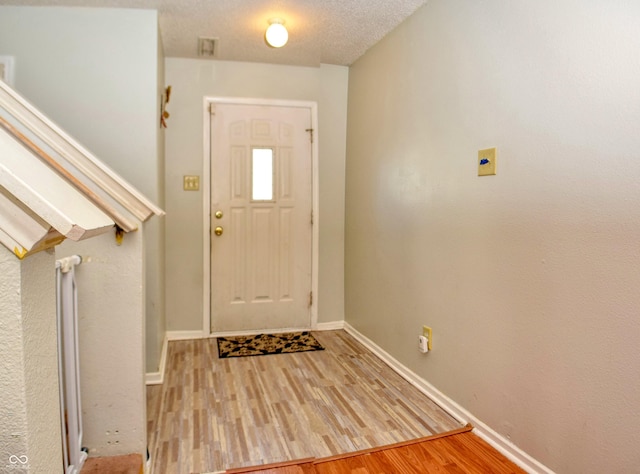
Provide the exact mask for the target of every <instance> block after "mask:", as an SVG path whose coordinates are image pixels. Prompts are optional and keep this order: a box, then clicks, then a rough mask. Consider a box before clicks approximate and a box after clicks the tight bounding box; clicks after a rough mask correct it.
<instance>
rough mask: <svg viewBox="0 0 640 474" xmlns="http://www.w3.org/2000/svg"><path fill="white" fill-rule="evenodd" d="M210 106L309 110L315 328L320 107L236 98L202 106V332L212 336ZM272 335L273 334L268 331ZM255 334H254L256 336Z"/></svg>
mask: <svg viewBox="0 0 640 474" xmlns="http://www.w3.org/2000/svg"><path fill="white" fill-rule="evenodd" d="M211 104H238V105H269V106H274V107H300V108H307V109H310V112H311V128H312V129H313V130H314V133H313V143H312V144H311V155H312V156H311V168H312V170H311V173H312V175H313V176H312V183H311V187H312V190H311V192H312V196H311V199H312V201H313V202H312V209H313V235H312V238H311V240H312V243H311V247H312V248H311V291H312V292H313V302H312V304H311V309H310V313H311V314H310V315H309V319H310V321H309V326H310V327H312V328H314V327H316V326H317V324H318V299H319V296H318V295H319V292H318V287H319V284H318V265H319V262H320V246H319V240H320V225H319V222H320V190H319V183H320V179H319V176H320V172H319V170H320V167H319V163H318V142H319V132H318V103H317V102H310V101H300V100H276V99H251V98H235V97H209V96H205V97H204V99H203V102H202V125H203V130H202V136H203V143H204V146H203V150H204V153H203V157H202V179H201V184H202V209H203V216H202V222H203V226H202V227H203V234H202V236H203V238H202V241H203V246H202V256H203V258H202V264H203V278H202V280H203V291H202V294H203V299H202V332H203V334H210V333H211V302H210V297H211V229H210V227H211V182H210V181H211V158H210V157H211V136H210V130H211V113H210V111H209V108H210V106H211ZM269 332H273V331H269ZM254 334H255V333H254Z"/></svg>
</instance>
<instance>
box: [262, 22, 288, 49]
mask: <svg viewBox="0 0 640 474" xmlns="http://www.w3.org/2000/svg"><path fill="white" fill-rule="evenodd" d="M264 38H265V40H266V41H267V44H268V45H269V46H271V47H273V48H281V47H283V46H284V45H285V44H287V41H288V40H289V32H288V31H287V29H286V28H285V27H284V20H282V19H280V18H272V19H271V20H269V27H268V28H267V31H266V32H265V34H264Z"/></svg>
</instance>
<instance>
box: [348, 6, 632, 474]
mask: <svg viewBox="0 0 640 474" xmlns="http://www.w3.org/2000/svg"><path fill="white" fill-rule="evenodd" d="M639 22H640V4H639V3H638V2H629V1H614V2H611V1H604V0H602V1H600V0H589V1H577V0H567V1H563V2H555V1H551V0H541V1H537V2H505V1H498V0H485V1H481V2H474V1H465V0H446V1H445V0H431V1H430V2H428V3H427V5H426V6H424V7H423V8H421V9H420V10H418V12H417V13H416V14H415V15H414V16H412V17H411V18H410V19H409V20H408V21H406V22H405V23H403V24H402V25H401V26H400V27H399V28H398V29H397V30H395V31H394V32H393V33H392V34H390V35H389V36H388V37H386V38H385V39H384V40H383V41H382V42H381V43H379V44H378V45H376V46H375V47H374V48H373V49H372V50H370V51H369V52H368V53H367V54H366V55H365V56H364V57H362V58H361V59H360V60H359V61H357V62H356V63H355V64H354V65H353V66H352V67H351V69H350V72H349V113H348V124H349V126H348V142H347V185H346V190H347V191H346V247H345V254H346V276H345V278H346V309H345V311H346V316H345V317H346V320H347V321H348V322H349V323H350V324H352V325H353V326H354V327H355V328H356V329H358V330H359V331H361V332H362V333H363V334H365V335H366V336H368V337H369V338H371V339H372V340H373V341H375V342H376V343H377V344H378V345H380V346H381V347H382V348H384V349H385V350H386V351H388V352H390V353H391V354H392V355H393V356H394V357H396V358H397V359H399V360H400V361H402V362H403V363H404V364H405V365H407V366H408V367H409V368H410V369H412V370H414V371H415V372H417V373H419V374H420V375H421V376H423V377H425V378H426V379H427V380H428V381H429V382H431V383H432V384H433V385H435V386H436V387H437V388H438V389H440V390H441V391H442V392H444V393H445V394H446V395H448V396H450V397H451V398H453V399H454V400H455V401H457V402H458V403H460V404H461V405H462V406H464V407H465V408H467V409H468V410H469V411H470V412H472V413H473V414H474V415H475V416H477V417H478V418H480V419H481V420H483V421H484V422H486V423H487V424H489V425H490V426H491V427H493V428H494V429H495V430H497V431H498V432H500V433H501V434H503V435H504V436H506V437H508V438H510V439H511V440H512V441H513V442H514V443H515V444H516V445H518V446H520V447H521V448H522V449H524V450H525V451H527V452H528V453H529V454H530V455H532V456H534V457H535V458H536V459H538V460H539V461H541V462H542V463H544V464H546V465H547V466H549V467H550V468H552V469H554V470H556V471H557V472H563V473H570V472H575V473H600V472H633V471H636V470H637V466H638V465H639V463H640V451H639V450H638V443H637V442H638V436H637V433H638V431H639V430H640V411H639V410H638V409H637V408H638V406H640V376H639V374H640V351H638V340H640V318H639V317H638V308H640V292H639V291H638V288H639V287H640V271H639V269H640V251H639V247H638V242H639V241H640V214H639V213H638V207H639V204H640V186H639V185H638V182H639V180H640V159H639V150H640V133H638V124H640V87H638V84H640V61H639V59H638V58H639V57H640V56H639V55H638V51H640V29H639V28H638V24H639ZM491 146H497V147H498V153H499V157H498V174H497V176H493V177H477V152H478V150H479V149H483V148H487V147H491ZM423 324H427V325H429V326H432V327H433V330H434V341H433V342H434V350H433V352H432V353H430V354H428V355H426V356H424V355H421V354H419V353H418V350H417V348H416V347H415V346H416V344H415V343H414V341H415V340H416V336H417V335H418V334H420V333H421V327H422V325H423Z"/></svg>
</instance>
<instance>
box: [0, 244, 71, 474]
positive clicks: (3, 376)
mask: <svg viewBox="0 0 640 474" xmlns="http://www.w3.org/2000/svg"><path fill="white" fill-rule="evenodd" d="M0 295H2V297H1V298H0V359H1V360H2V363H1V365H2V370H0V393H1V394H2V396H0V419H1V420H2V422H1V423H0V472H14V471H15V472H18V471H20V472H34V473H35V472H51V473H54V472H62V449H61V446H62V437H61V427H60V398H59V388H58V357H57V352H58V349H57V338H56V334H57V329H56V294H55V258H54V256H53V253H52V252H40V253H38V254H35V255H33V256H30V257H27V258H26V259H25V260H23V261H20V260H18V259H17V258H16V256H15V255H14V254H13V253H12V252H10V251H8V250H7V249H6V248H5V247H3V246H0ZM12 456H15V457H17V458H19V460H17V459H16V458H15V457H14V458H11V457H12ZM23 461H26V462H24V463H23ZM56 466H58V467H57V468H56Z"/></svg>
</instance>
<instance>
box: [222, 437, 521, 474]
mask: <svg viewBox="0 0 640 474" xmlns="http://www.w3.org/2000/svg"><path fill="white" fill-rule="evenodd" d="M524 472H525V471H523V470H522V469H520V468H519V467H518V466H517V465H515V464H514V463H512V462H511V461H509V460H508V459H506V458H505V457H504V456H502V455H501V454H500V453H498V452H497V451H496V450H495V449H493V448H492V447H491V446H489V444H488V443H486V442H485V441H484V440H482V439H480V438H478V437H477V436H475V435H474V434H473V433H471V427H469V428H468V429H466V430H464V429H463V430H459V432H457V433H453V432H452V433H450V434H445V435H441V436H436V437H430V438H426V439H420V440H415V441H411V442H407V443H399V444H398V445H394V446H387V447H383V448H374V449H370V450H366V451H362V452H358V453H353V454H347V455H344V456H336V457H333V458H328V459H318V460H315V459H305V460H301V461H299V462H298V463H288V464H282V465H270V466H264V467H261V468H254V469H250V468H241V469H233V470H229V471H227V474H249V473H251V474H381V473H382V474H390V473H399V474H424V473H465V474H486V473H492V474H521V473H524Z"/></svg>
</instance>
